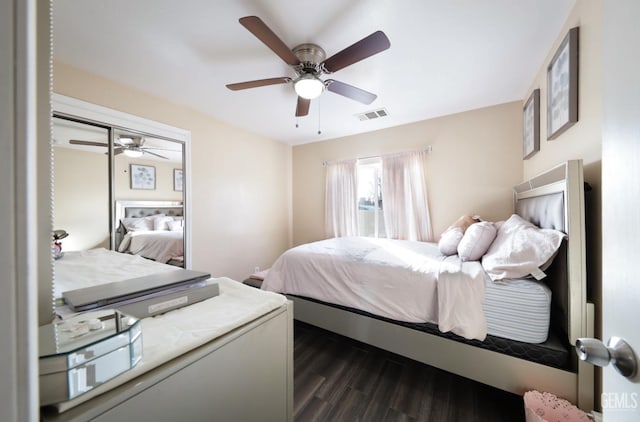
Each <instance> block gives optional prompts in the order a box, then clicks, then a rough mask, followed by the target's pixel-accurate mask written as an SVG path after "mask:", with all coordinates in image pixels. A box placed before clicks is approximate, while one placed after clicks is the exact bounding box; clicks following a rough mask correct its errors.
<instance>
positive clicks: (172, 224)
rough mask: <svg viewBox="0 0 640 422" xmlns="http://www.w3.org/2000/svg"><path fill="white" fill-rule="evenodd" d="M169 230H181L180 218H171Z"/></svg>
mask: <svg viewBox="0 0 640 422" xmlns="http://www.w3.org/2000/svg"><path fill="white" fill-rule="evenodd" d="M169 230H171V231H172V232H181V231H182V219H180V220H173V219H172V220H171V222H170V223H169Z"/></svg>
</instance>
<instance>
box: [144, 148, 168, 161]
mask: <svg viewBox="0 0 640 422" xmlns="http://www.w3.org/2000/svg"><path fill="white" fill-rule="evenodd" d="M141 151H142V152H143V153H145V154H151V155H155V156H156V157H159V158H164V159H165V160H168V159H169V158H167V157H165V156H164V155H160V154H156V153H155V152H151V151H149V150H146V149H143V150H141Z"/></svg>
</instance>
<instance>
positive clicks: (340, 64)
mask: <svg viewBox="0 0 640 422" xmlns="http://www.w3.org/2000/svg"><path fill="white" fill-rule="evenodd" d="M239 21H240V24H241V25H242V26H244V27H245V28H247V29H248V30H249V32H251V33H252V34H253V35H255V36H256V38H258V39H259V40H260V41H262V42H263V43H264V44H265V45H266V46H267V47H269V48H270V49H271V50H273V52H274V53H276V54H277V55H278V56H279V57H280V58H281V59H282V60H284V62H285V63H287V64H288V65H289V66H291V68H292V69H293V71H294V72H295V73H296V77H295V78H289V77H279V78H269V79H260V80H255V81H248V82H240V83H234V84H228V85H227V88H229V89H230V90H232V91H237V90H241V89H248V88H257V87H261V86H267V85H277V84H285V83H289V82H292V83H293V87H294V89H295V91H296V94H297V95H298V104H297V107H296V116H298V117H300V116H306V115H307V114H309V104H310V103H311V100H312V99H314V98H317V97H318V96H319V95H320V94H322V92H323V91H324V90H325V89H326V90H327V91H330V92H333V93H334V94H338V95H342V96H344V97H347V98H351V99H352V100H355V101H359V102H361V103H363V104H371V103H372V102H373V101H374V100H375V99H376V98H377V95H375V94H372V93H371V92H367V91H365V90H363V89H360V88H356V87H355V86H352V85H349V84H346V83H344V82H340V81H336V80H334V79H327V80H324V81H323V80H322V79H320V77H321V76H322V75H323V74H330V73H333V72H337V71H338V70H340V69H343V68H345V67H347V66H350V65H352V64H354V63H357V62H359V61H360V60H364V59H366V58H368V57H371V56H373V55H375V54H378V53H380V52H382V51H384V50H386V49H388V48H389V47H390V46H391V43H390V42H389V39H388V38H387V36H386V35H385V34H384V32H382V31H376V32H374V33H373V34H371V35H369V36H367V37H365V38H363V39H361V40H360V41H358V42H356V43H355V44H352V45H350V46H349V47H347V48H345V49H344V50H342V51H340V52H338V53H336V54H334V55H333V56H331V57H329V58H328V59H325V58H326V54H325V52H324V50H323V49H322V48H321V47H320V46H319V45H316V44H310V43H306V44H300V45H298V46H296V47H294V48H293V49H289V47H287V45H286V44H285V43H284V42H283V41H282V40H281V39H280V38H278V36H277V35H276V34H275V33H274V32H273V31H272V30H271V29H269V27H268V26H267V25H266V24H265V23H264V22H263V21H262V20H261V19H260V18H259V17H257V16H246V17H244V18H240V20H239Z"/></svg>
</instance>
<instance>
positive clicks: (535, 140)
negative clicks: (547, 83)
mask: <svg viewBox="0 0 640 422" xmlns="http://www.w3.org/2000/svg"><path fill="white" fill-rule="evenodd" d="M522 128H523V133H522V159H523V160H528V159H529V158H531V157H532V156H533V155H534V154H535V153H536V152H538V151H540V89H539V88H538V89H535V90H533V92H532V93H531V95H530V96H529V99H528V100H527V102H526V103H525V105H524V108H523V109H522Z"/></svg>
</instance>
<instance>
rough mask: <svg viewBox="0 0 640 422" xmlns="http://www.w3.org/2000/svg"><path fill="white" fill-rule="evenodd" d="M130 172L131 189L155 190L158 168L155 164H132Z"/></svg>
mask: <svg viewBox="0 0 640 422" xmlns="http://www.w3.org/2000/svg"><path fill="white" fill-rule="evenodd" d="M130 173H131V189H147V190H155V188H156V168H155V167H154V166H144V165H141V164H131V165H130Z"/></svg>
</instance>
